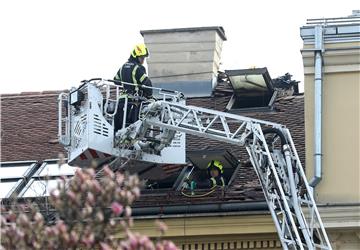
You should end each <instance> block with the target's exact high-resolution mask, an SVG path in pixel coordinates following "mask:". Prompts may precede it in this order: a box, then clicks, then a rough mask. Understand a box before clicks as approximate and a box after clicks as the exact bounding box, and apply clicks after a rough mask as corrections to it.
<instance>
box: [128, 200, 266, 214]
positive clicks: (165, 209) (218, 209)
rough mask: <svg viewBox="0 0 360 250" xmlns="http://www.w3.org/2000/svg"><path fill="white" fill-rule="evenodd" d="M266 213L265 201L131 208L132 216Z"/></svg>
mask: <svg viewBox="0 0 360 250" xmlns="http://www.w3.org/2000/svg"><path fill="white" fill-rule="evenodd" d="M241 211H242V212H249V213H250V212H252V213H253V212H254V211H262V212H268V211H269V208H268V205H267V203H266V202H265V201H261V202H236V203H235V202H234V203H218V204H214V203H211V204H188V205H166V206H152V207H133V208H132V215H133V216H149V215H157V216H162V215H179V214H202V213H229V212H241Z"/></svg>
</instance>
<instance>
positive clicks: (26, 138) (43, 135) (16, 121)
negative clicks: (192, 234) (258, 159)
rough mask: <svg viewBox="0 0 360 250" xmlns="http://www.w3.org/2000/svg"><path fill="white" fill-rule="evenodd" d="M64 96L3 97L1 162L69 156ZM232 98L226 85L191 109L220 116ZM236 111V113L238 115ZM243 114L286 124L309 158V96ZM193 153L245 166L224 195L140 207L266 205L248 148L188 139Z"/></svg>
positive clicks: (145, 201)
mask: <svg viewBox="0 0 360 250" xmlns="http://www.w3.org/2000/svg"><path fill="white" fill-rule="evenodd" d="M58 93H59V92H42V93H22V94H17V95H2V96H1V162H5V161H24V160H44V159H55V158H58V154H59V153H64V150H63V148H62V147H61V146H60V145H59V144H58V143H57V142H56V139H57V96H58ZM230 96H231V88H229V87H228V86H227V83H226V82H224V83H221V84H219V85H218V87H217V88H216V89H215V91H214V93H213V96H212V97H208V98H191V99H188V100H187V104H189V105H194V106H200V107H205V108H210V109H215V110H219V111H223V110H225V107H226V105H227V103H228V101H229V99H230ZM234 112H235V111H234ZM241 115H243V116H248V117H252V118H257V119H262V120H267V121H272V122H277V123H281V124H284V125H286V126H287V127H288V128H289V129H290V131H291V133H292V136H293V139H294V142H295V145H296V147H297V150H298V153H299V157H300V159H301V161H302V163H304V159H305V136H304V135H305V131H304V97H303V96H302V95H300V96H288V97H282V98H279V99H277V100H276V102H275V104H274V110H273V111H270V112H241ZM186 138H187V150H188V151H192V150H199V149H200V150H201V149H205V150H206V149H219V148H220V149H226V150H229V151H230V152H232V154H233V155H235V156H236V157H238V158H239V159H240V160H241V161H242V162H243V164H242V165H241V167H240V169H239V170H238V172H237V173H236V178H235V179H234V181H233V182H232V184H231V185H230V186H229V187H228V188H227V189H226V190H225V192H224V193H222V192H215V193H213V194H211V195H209V196H206V197H203V198H186V197H184V196H182V195H181V194H180V192H176V191H166V192H164V191H161V190H157V191H152V192H150V191H147V192H146V194H144V195H143V196H142V198H141V200H140V201H138V202H137V203H136V204H135V206H150V205H151V206H155V205H168V204H182V203H184V202H186V203H190V204H191V203H209V202H211V203H214V202H224V201H226V202H233V201H236V202H239V201H259V200H264V197H263V194H262V191H261V188H260V186H259V183H258V180H257V176H256V174H255V172H254V170H253V168H252V166H251V164H249V163H248V160H249V159H248V156H247V154H246V152H245V151H244V149H241V148H240V147H239V148H236V147H235V148H234V146H233V145H227V144H223V143H221V142H217V141H213V140H209V139H204V138H196V137H195V136H187V137H186Z"/></svg>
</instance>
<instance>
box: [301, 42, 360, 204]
mask: <svg viewBox="0 0 360 250" xmlns="http://www.w3.org/2000/svg"><path fill="white" fill-rule="evenodd" d="M359 45H360V44H359V43H349V44H345V43H342V44H330V45H327V46H326V49H329V48H331V50H329V51H325V54H324V72H325V73H324V75H323V76H324V77H323V119H322V123H323V126H322V128H323V143H322V145H323V179H322V181H321V182H320V184H319V185H318V186H317V187H316V192H315V194H316V196H315V197H316V199H317V201H318V203H339V202H340V203H354V202H355V203H356V202H360V145H359V141H360V102H359V99H360V62H359V61H360V56H359V55H360V54H359V51H360V49H359V48H360V47H359ZM340 47H341V48H342V49H341V50H340V49H339V50H337V48H340ZM356 47H357V49H356ZM343 48H349V49H343ZM350 48H352V49H350ZM354 48H355V49H354ZM303 59H304V66H305V68H304V72H305V129H306V141H305V143H306V173H307V176H308V179H309V180H311V178H312V177H313V173H314V171H313V169H314V156H313V155H314V151H313V150H314V138H313V126H314V74H313V72H314V70H313V62H314V58H313V52H303Z"/></svg>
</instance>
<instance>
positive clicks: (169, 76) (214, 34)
mask: <svg viewBox="0 0 360 250" xmlns="http://www.w3.org/2000/svg"><path fill="white" fill-rule="evenodd" d="M140 33H141V34H142V36H143V37H144V41H145V44H146V46H147V47H148V49H149V52H150V57H149V58H148V60H147V64H148V71H149V72H148V74H149V77H150V78H151V80H152V82H153V85H154V86H156V87H162V88H166V89H171V90H178V91H181V92H183V93H184V94H185V95H186V96H188V97H194V96H209V95H211V92H212V89H213V88H214V87H215V86H216V78H217V72H218V70H219V65H220V58H221V51H222V45H223V42H224V41H226V37H225V32H224V29H223V28H222V27H220V26H215V27H197V28H179V29H161V30H142V31H140Z"/></svg>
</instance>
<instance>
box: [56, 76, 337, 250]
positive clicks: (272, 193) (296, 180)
mask: <svg viewBox="0 0 360 250" xmlns="http://www.w3.org/2000/svg"><path fill="white" fill-rule="evenodd" d="M126 84H130V85H131V83H125V82H120V81H114V80H104V79H91V80H88V81H83V82H82V84H81V85H80V87H78V88H72V89H71V90H70V91H69V92H64V93H61V94H60V95H59V98H58V105H59V114H58V116H59V117H58V118H59V120H58V122H59V124H58V126H59V135H58V136H59V140H60V142H61V143H62V144H63V145H64V146H65V148H66V149H67V151H68V163H69V164H70V165H77V166H80V167H82V166H84V167H85V166H89V164H90V163H91V162H92V161H94V160H95V161H97V163H98V164H100V165H101V164H103V163H109V162H110V163H111V164H115V163H116V162H122V163H123V162H124V161H121V159H123V160H129V159H132V160H136V161H139V162H151V163H159V164H161V163H177V164H184V163H186V160H185V155H184V154H182V153H181V152H180V151H179V145H181V144H184V143H185V142H184V140H185V138H184V136H185V134H191V135H196V136H199V137H202V138H209V139H213V140H217V141H221V142H224V143H230V144H234V145H238V146H243V147H245V148H246V150H247V153H248V155H249V157H250V161H251V163H252V166H253V167H254V170H255V172H256V174H257V176H258V178H259V182H260V184H261V186H262V189H263V192H264V196H265V199H266V202H267V204H268V207H269V211H270V213H271V216H272V218H273V221H274V223H275V227H276V230H277V233H278V236H279V239H280V241H281V244H282V247H283V249H332V247H331V245H330V242H329V239H328V236H327V234H326V231H325V228H324V225H323V223H322V220H321V217H320V214H319V211H318V208H317V206H316V203H315V201H314V198H313V195H312V189H311V188H310V186H309V184H308V182H307V179H306V176H305V173H304V170H303V168H302V165H301V162H300V160H299V156H298V153H297V151H296V148H295V145H294V141H293V139H292V137H291V134H290V132H289V130H288V129H287V128H286V127H285V126H284V125H281V124H277V123H273V122H267V121H263V120H257V119H252V118H249V117H244V116H240V115H235V114H230V113H226V112H220V111H215V110H210V109H205V108H201V107H195V106H190V105H186V104H185V97H184V95H183V94H182V93H180V92H176V91H169V90H164V89H161V88H152V89H153V91H154V92H157V97H159V98H158V99H151V100H147V99H144V98H141V97H139V96H136V95H135V96H129V95H124V93H125V88H124V85H126ZM143 87H144V88H146V86H143ZM124 96H125V97H124ZM121 97H123V98H125V100H123V101H124V102H125V105H123V106H124V108H123V109H122V110H118V106H119V105H118V104H119V100H120V99H121ZM134 99H139V102H138V103H141V107H140V113H139V120H137V121H136V122H134V123H133V124H129V125H127V124H126V119H123V124H122V127H121V128H120V129H119V130H118V131H114V117H115V114H116V113H117V112H124V117H126V115H127V112H128V110H127V103H128V101H129V100H134ZM114 159H115V160H114ZM125 162H126V161H125Z"/></svg>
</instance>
